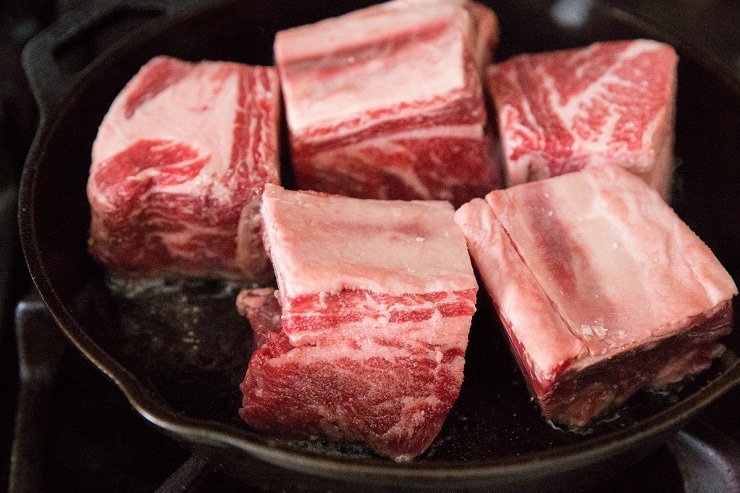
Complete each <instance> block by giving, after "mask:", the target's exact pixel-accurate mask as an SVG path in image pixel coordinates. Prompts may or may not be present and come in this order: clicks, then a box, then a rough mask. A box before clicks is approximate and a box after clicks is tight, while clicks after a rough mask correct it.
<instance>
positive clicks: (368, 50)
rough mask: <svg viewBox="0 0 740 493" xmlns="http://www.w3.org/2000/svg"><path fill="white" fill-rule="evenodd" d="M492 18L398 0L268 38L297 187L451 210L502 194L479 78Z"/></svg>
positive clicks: (437, 0)
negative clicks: (443, 203)
mask: <svg viewBox="0 0 740 493" xmlns="http://www.w3.org/2000/svg"><path fill="white" fill-rule="evenodd" d="M497 41H498V23H497V20H496V17H495V15H494V14H493V12H492V11H490V10H489V9H487V8H486V7H483V6H481V5H478V4H476V3H473V2H467V1H463V0H422V1H419V0H396V1H392V2H387V3H384V4H380V5H375V6H372V7H368V8H366V9H362V10H358V11H355V12H351V13H349V14H345V15H343V16H340V17H335V18H330V19H325V20H323V21H320V22H317V23H315V24H311V25H305V26H300V27H296V28H291V29H287V30H284V31H280V32H278V33H277V36H276V38H275V58H276V64H277V67H278V70H279V73H280V78H281V84H282V88H283V93H284V98H285V109H286V117H287V121H288V128H289V130H290V140H291V148H292V161H293V164H294V168H295V170H294V171H295V177H296V182H297V184H298V186H299V188H302V189H307V190H318V191H323V192H329V193H337V194H342V195H348V196H352V197H361V198H376V199H443V200H449V201H451V202H452V203H453V204H455V205H459V204H462V203H463V202H465V201H467V200H469V199H470V198H472V197H476V196H482V195H483V194H485V193H487V192H488V191H490V190H491V189H493V188H497V187H498V186H499V185H500V171H499V170H498V168H497V167H496V166H495V165H494V164H493V159H492V152H491V147H492V138H493V137H492V133H491V132H490V131H489V128H488V127H487V114H486V108H485V102H484V94H483V88H482V83H481V73H482V71H483V68H484V67H485V66H486V65H487V63H488V61H489V59H490V56H491V53H492V51H493V48H494V46H495V44H496V43H497Z"/></svg>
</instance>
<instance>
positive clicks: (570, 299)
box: [455, 166, 737, 426]
mask: <svg viewBox="0 0 740 493" xmlns="http://www.w3.org/2000/svg"><path fill="white" fill-rule="evenodd" d="M455 220H456V221H457V222H458V224H459V225H460V227H461V228H462V230H463V232H464V234H465V236H466V238H467V241H468V248H469V249H470V251H471V255H472V257H473V259H474V261H475V264H476V266H477V268H478V270H479V272H480V275H481V278H482V279H483V282H484V283H485V286H486V288H487V289H488V291H489V292H490V294H491V297H492V299H493V302H494V304H495V307H496V309H497V311H498V313H499V315H500V318H501V320H502V322H503V325H504V327H505V329H506V332H507V334H508V336H509V339H510V341H511V347H512V349H513V352H514V354H515V355H516V356H517V358H518V361H519V364H520V366H521V368H522V371H523V373H524V374H525V376H526V378H527V380H528V382H529V385H530V388H531V390H532V392H533V394H534V396H535V397H536V398H537V399H538V401H539V403H540V405H541V407H542V411H543V413H544V415H545V416H546V417H548V418H550V419H552V420H553V421H555V422H558V423H563V424H566V425H574V426H584V425H587V424H589V423H590V422H592V421H593V420H595V419H597V418H598V417H600V416H602V415H603V414H604V412H605V411H607V410H608V409H610V408H614V407H615V406H618V405H620V404H621V403H623V402H625V401H626V400H627V399H628V398H629V397H630V396H631V395H632V394H633V393H635V392H636V391H637V390H639V389H642V388H648V387H663V386H665V385H667V384H669V383H673V382H676V381H679V380H681V379H682V378H683V377H685V376H687V375H690V374H694V373H697V372H699V371H701V370H703V369H706V368H707V367H708V366H709V365H710V363H711V361H712V359H713V358H715V357H717V356H718V355H720V354H721V353H722V351H723V349H724V348H723V346H722V344H721V343H720V342H718V339H719V338H720V337H721V336H723V335H725V334H727V333H728V332H729V331H730V330H731V324H732V304H731V302H732V298H733V296H734V295H736V294H737V288H736V287H735V284H734V282H733V280H732V278H731V277H730V276H729V274H728V273H727V271H726V270H725V269H724V268H723V267H722V266H721V265H720V263H719V261H718V260H717V258H716V257H715V256H714V254H713V253H712V252H711V251H710V250H709V248H708V247H707V246H706V245H705V244H704V243H703V242H702V241H701V240H700V239H699V238H698V237H697V236H696V235H695V234H694V233H693V232H692V231H691V230H690V229H689V228H688V226H687V225H686V224H685V223H684V222H683V221H681V219H680V218H679V217H678V216H677V215H676V214H675V213H674V212H673V210H672V209H671V208H670V207H669V206H668V205H667V204H666V203H665V201H664V200H663V199H662V198H661V197H660V195H659V194H658V193H657V192H655V191H654V190H652V189H650V188H649V187H648V186H647V185H646V184H645V183H644V182H643V181H642V180H640V179H639V178H637V177H636V176H634V175H633V174H631V173H629V172H627V171H625V170H624V169H623V168H621V167H618V166H598V167H591V168H586V169H584V170H582V171H578V172H574V173H569V174H565V175H562V176H559V177H556V178H550V179H548V180H541V181H535V182H530V183H527V184H524V185H519V186H515V187H511V188H509V189H506V190H499V191H494V192H491V193H490V194H489V195H487V196H486V197H485V200H483V199H475V200H473V201H471V202H469V203H468V204H465V205H464V206H463V207H461V208H460V209H459V210H458V211H457V212H456V215H455Z"/></svg>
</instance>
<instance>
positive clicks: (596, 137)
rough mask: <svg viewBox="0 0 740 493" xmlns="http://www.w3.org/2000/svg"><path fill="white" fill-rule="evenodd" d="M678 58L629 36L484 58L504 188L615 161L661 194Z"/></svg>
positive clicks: (667, 178)
mask: <svg viewBox="0 0 740 493" xmlns="http://www.w3.org/2000/svg"><path fill="white" fill-rule="evenodd" d="M677 63H678V58H677V56H676V52H675V51H674V49H673V48H672V47H671V46H669V45H666V44H663V43H659V42H657V41H651V40H645V39H637V40H628V41H612V42H602V43H595V44H593V45H591V46H588V47H585V48H576V49H569V50H561V51H553V52H546V53H535V54H524V55H519V56H515V57H512V58H510V59H509V60H507V61H504V62H502V63H498V64H494V65H491V66H490V67H489V68H488V78H487V89H488V91H489V93H490V96H491V99H492V100H493V103H494V106H495V109H496V118H497V122H498V126H499V133H500V136H501V146H502V149H503V154H504V161H505V164H504V169H505V176H506V181H507V186H513V185H518V184H520V183H526V182H528V181H532V180H538V179H542V178H548V177H551V176H557V175H560V174H563V173H567V172H571V171H576V170H579V169H581V168H584V167H587V166H599V165H604V164H615V165H619V166H623V167H624V168H626V169H628V170H630V171H631V172H633V173H634V174H636V175H638V176H640V177H641V178H642V179H644V180H645V182H646V183H648V184H649V185H650V186H651V187H653V188H655V189H656V190H657V191H658V192H659V193H660V194H661V195H662V196H663V197H664V198H669V195H670V188H671V185H672V173H673V140H674V113H675V99H676V66H677Z"/></svg>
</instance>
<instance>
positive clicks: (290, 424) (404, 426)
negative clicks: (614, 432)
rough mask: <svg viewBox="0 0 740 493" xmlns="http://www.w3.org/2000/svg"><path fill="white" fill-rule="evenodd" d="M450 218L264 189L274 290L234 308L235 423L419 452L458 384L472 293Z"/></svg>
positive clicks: (402, 454)
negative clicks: (244, 326)
mask: <svg viewBox="0 0 740 493" xmlns="http://www.w3.org/2000/svg"><path fill="white" fill-rule="evenodd" d="M453 214H454V209H453V208H452V206H451V205H450V204H449V203H448V202H443V201H384V200H369V199H356V198H348V197H340V196H333V195H325V194H320V193H315V192H300V191H287V190H284V189H282V188H280V187H278V186H274V185H268V186H267V187H266V189H265V194H264V201H263V216H264V220H265V237H266V242H265V244H266V246H267V247H268V251H269V254H270V256H271V259H272V262H273V265H274V267H275V273H276V278H277V281H278V287H279V291H278V292H277V293H274V295H273V293H272V292H269V290H261V291H253V290H252V291H243V292H242V293H241V294H240V296H239V299H238V302H237V306H238V307H239V310H240V312H241V313H243V314H245V315H246V316H247V317H248V318H249V320H250V322H251V324H252V328H253V330H254V333H255V345H256V350H255V352H254V353H253V354H252V357H251V360H250V362H249V368H248V370H247V372H246V376H245V379H244V381H243V383H242V384H241V390H242V392H243V407H242V408H241V409H240V411H239V414H240V415H241V417H242V418H243V419H244V420H245V421H246V422H247V423H248V424H249V425H251V426H252V427H253V428H256V429H258V430H263V431H267V432H271V433H275V434H279V435H287V436H292V437H314V436H323V437H326V438H329V439H331V440H335V441H345V442H359V443H364V444H366V445H368V446H369V447H370V448H371V449H372V450H374V451H375V452H376V453H378V454H380V455H383V456H387V457H390V458H393V459H394V460H396V461H401V462H402V461H408V460H411V459H413V458H414V457H416V456H418V455H419V454H421V453H422V452H423V451H424V450H426V449H427V447H428V446H429V445H430V444H431V442H432V441H433V440H434V438H435V437H436V436H437V434H438V433H439V431H440V429H441V427H442V424H443V422H444V420H445V418H446V416H447V414H448V413H449V411H450V408H451V407H452V405H453V403H454V402H455V400H456V399H457V396H458V394H459V391H460V386H461V385H462V380H463V367H464V364H465V350H466V348H467V342H468V332H469V330H470V324H471V319H472V315H473V313H474V311H475V302H476V293H477V290H478V284H477V282H476V279H475V275H474V273H473V268H472V264H471V261H470V257H469V254H468V251H467V248H466V245H465V238H464V237H463V236H462V232H461V231H460V229H459V228H458V227H457V225H456V224H455V222H454V220H453ZM275 296H277V298H276V297H275Z"/></svg>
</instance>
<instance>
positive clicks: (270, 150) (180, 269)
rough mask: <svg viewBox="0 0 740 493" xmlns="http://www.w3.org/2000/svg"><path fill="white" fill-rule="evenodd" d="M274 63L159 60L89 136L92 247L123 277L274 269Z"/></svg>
mask: <svg viewBox="0 0 740 493" xmlns="http://www.w3.org/2000/svg"><path fill="white" fill-rule="evenodd" d="M279 94H280V92H279V86H278V77H277V73H276V71H275V70H274V69H273V68H269V67H254V66H247V65H241V64H236V63H229V62H209V61H206V62H200V63H190V62H184V61H181V60H177V59H174V58H169V57H157V58H154V59H152V60H151V61H150V62H148V63H147V64H146V65H144V66H143V67H142V68H141V70H140V71H139V72H138V73H137V74H136V75H135V76H134V77H133V78H132V79H131V81H130V82H129V83H128V84H127V85H126V86H125V87H124V89H123V90H122V91H121V93H120V94H119V95H118V97H117V98H116V99H115V100H114V102H113V104H112V105H111V107H110V109H109V111H108V113H107V114H106V115H105V118H104V120H103V122H102V124H101V126H100V129H99V131H98V135H97V138H96V140H95V142H94V144H93V150H92V166H91V168H90V178H89V181H88V187H87V194H88V199H89V201H90V206H91V212H92V223H91V229H90V241H89V246H90V252H91V253H92V255H93V256H94V257H95V258H96V259H98V260H99V261H100V262H102V263H103V264H104V265H105V266H106V267H107V268H108V269H109V270H110V271H111V272H113V273H115V274H117V275H120V276H125V277H152V276H169V275H186V276H198V277H219V278H229V279H253V280H258V279H264V278H269V277H270V276H271V272H270V266H269V262H268V260H267V257H266V255H265V252H264V248H263V246H262V241H261V237H260V223H261V221H260V217H259V207H260V200H261V194H262V190H263V188H264V185H265V183H277V182H279V164H278V149H277V145H278V144H277V131H278V118H279V114H280V109H279V107H280V100H279Z"/></svg>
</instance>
